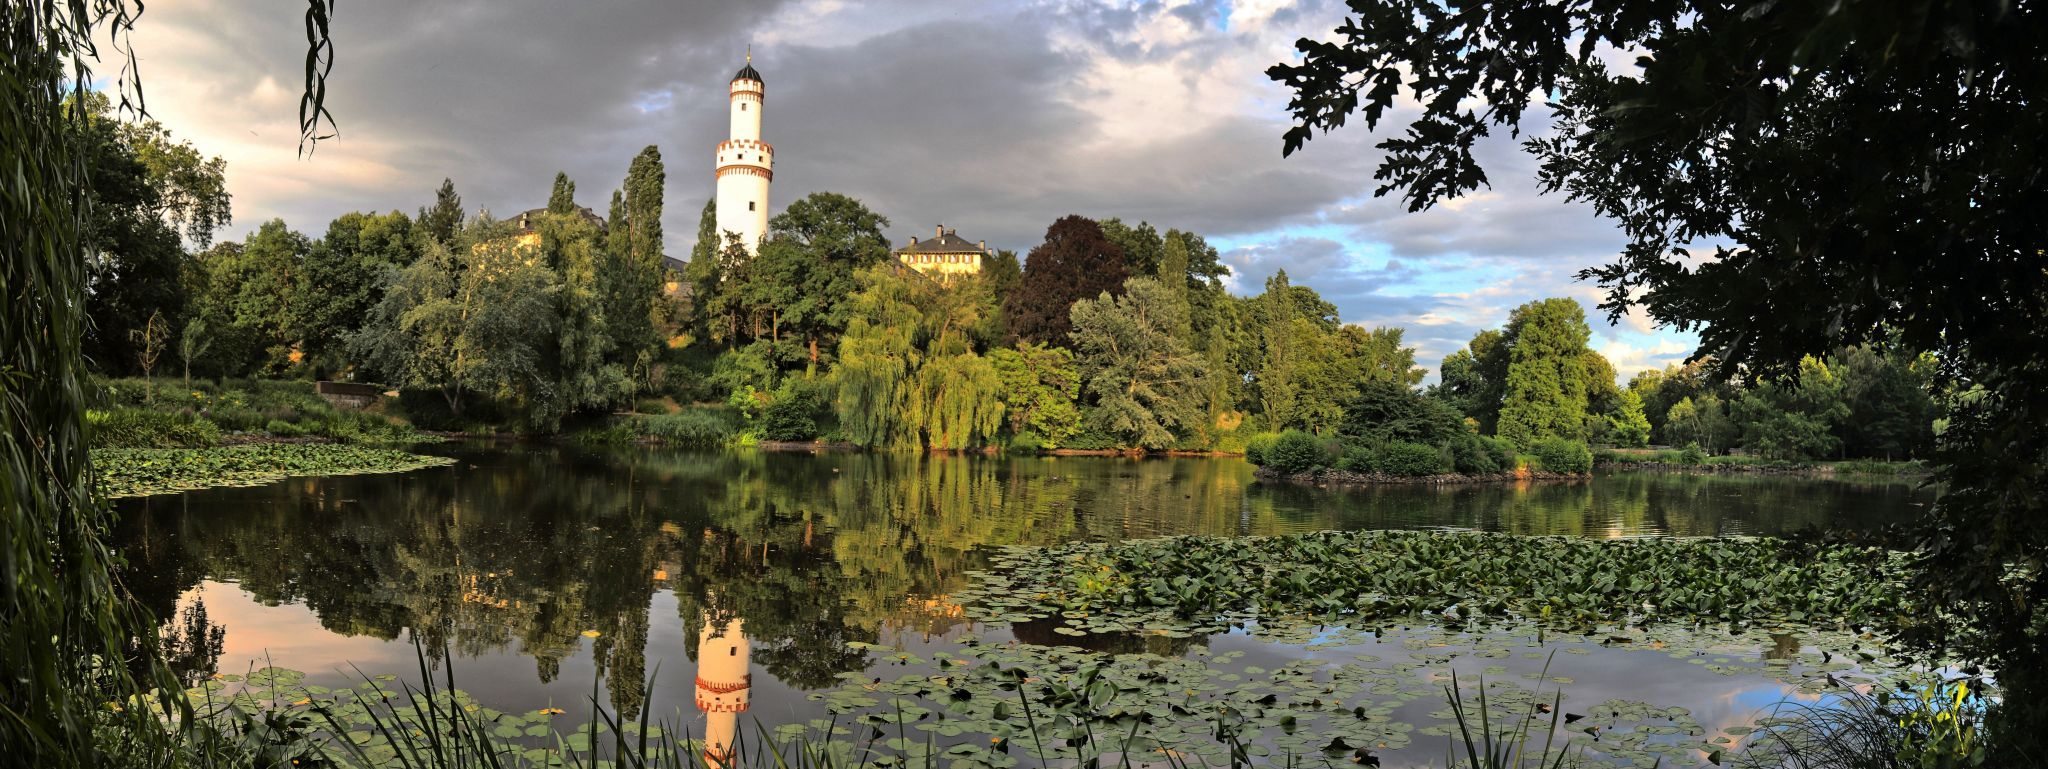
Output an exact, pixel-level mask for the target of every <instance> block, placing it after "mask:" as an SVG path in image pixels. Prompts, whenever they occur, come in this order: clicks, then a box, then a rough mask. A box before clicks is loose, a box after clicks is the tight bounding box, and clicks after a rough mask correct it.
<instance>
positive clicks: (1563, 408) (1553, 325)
mask: <svg viewBox="0 0 2048 769" xmlns="http://www.w3.org/2000/svg"><path fill="white" fill-rule="evenodd" d="M1591 335H1592V330H1591V329H1590V328H1588V327H1587V325H1586V313H1585V310H1583V309H1581V308H1580V307H1579V303H1578V302H1577V301H1576V300H1572V299H1543V300H1540V301H1535V302H1530V303H1528V304H1525V305H1522V306H1521V307H1518V308H1515V311H1514V313H1513V314H1512V315H1511V316H1510V317H1509V320H1508V330H1507V334H1506V341H1505V344H1507V345H1508V367H1507V375H1506V379H1505V382H1506V387H1505V388H1504V394H1503V396H1502V400H1501V407H1500V426H1499V429H1498V434H1499V435H1500V437H1502V438H1506V439H1508V440H1510V441H1513V442H1514V443H1515V445H1517V446H1522V447H1525V448H1526V447H1528V446H1531V445H1533V444H1534V443H1535V442H1536V441H1538V440H1542V439H1545V438H1569V439H1573V440H1577V439H1580V438H1582V437H1583V436H1582V431H1583V429H1584V423H1585V420H1586V407H1587V397H1588V395H1587V393H1588V386H1587V382H1588V368H1587V365H1586V362H1587V359H1588V353H1590V352H1591V351H1590V350H1588V349H1587V348H1586V340H1587V339H1588V338H1590V337H1591ZM1609 384H1610V386H1611V384H1612V382H1611V381H1610V383H1609Z"/></svg>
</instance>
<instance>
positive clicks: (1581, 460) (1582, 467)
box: [1529, 438, 1593, 473]
mask: <svg viewBox="0 0 2048 769" xmlns="http://www.w3.org/2000/svg"><path fill="white" fill-rule="evenodd" d="M1529 453H1530V454H1534V455H1535V456H1536V466H1537V467H1538V468H1540V469H1543V470H1548V471H1550V472H1553V473H1586V472H1592V470H1593V452H1592V451H1591V450H1589V449H1587V448H1586V444H1583V443H1579V442H1577V441H1568V440H1565V439H1563V438H1544V439H1542V440H1539V441H1537V442H1535V443H1533V444H1530V446H1529Z"/></svg>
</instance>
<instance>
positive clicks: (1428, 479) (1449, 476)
mask: <svg viewBox="0 0 2048 769" xmlns="http://www.w3.org/2000/svg"><path fill="white" fill-rule="evenodd" d="M1252 477H1253V478H1256V479H1258V480H1261V481H1281V482H1286V483H1294V484H1299V485H1303V486H1315V487H1318V488H1325V487H1329V486H1460V485H1466V484H1478V483H1516V482H1520V481H1546V482H1561V481H1583V480H1588V479H1590V478H1592V477H1593V475H1592V474H1591V473H1553V472H1549V471H1547V470H1527V469H1524V470H1514V471H1508V472H1499V473H1484V474H1480V475H1467V474H1463V473H1445V474H1443V475H1385V474H1381V473H1357V472H1352V471H1350V470H1337V469H1334V468H1323V469H1320V470H1309V471H1306V472H1299V473H1292V474H1283V473H1280V472H1278V471H1275V470H1269V469H1266V468H1263V467H1261V468H1258V469H1257V470H1253V471H1252Z"/></svg>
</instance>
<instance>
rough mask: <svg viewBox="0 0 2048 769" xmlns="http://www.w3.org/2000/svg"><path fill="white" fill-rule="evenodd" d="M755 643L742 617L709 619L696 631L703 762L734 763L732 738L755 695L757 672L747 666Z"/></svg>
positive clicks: (708, 764)
mask: <svg viewBox="0 0 2048 769" xmlns="http://www.w3.org/2000/svg"><path fill="white" fill-rule="evenodd" d="M752 646H753V644H751V643H749V642H748V641H747V636H746V634H745V633H743V632H741V630H740V620H739V619H732V620H728V621H726V622H724V623H723V624H720V623H717V622H715V621H713V620H710V619H708V618H707V619H706V620H705V622H704V629H703V630H701V631H698V633H697V709H698V710H702V711H704V765H705V766H706V767H711V768H712V769H719V768H720V767H731V766H732V765H733V752H732V747H733V741H734V740H735V739H737V738H738V735H739V719H740V714H741V713H745V712H747V706H748V704H749V701H750V700H751V699H752V696H751V695H752V689H753V688H754V675H753V673H752V672H751V671H749V670H748V668H747V663H748V661H749V660H748V659H747V657H748V656H749V655H748V652H749V650H750V648H751V647H752Z"/></svg>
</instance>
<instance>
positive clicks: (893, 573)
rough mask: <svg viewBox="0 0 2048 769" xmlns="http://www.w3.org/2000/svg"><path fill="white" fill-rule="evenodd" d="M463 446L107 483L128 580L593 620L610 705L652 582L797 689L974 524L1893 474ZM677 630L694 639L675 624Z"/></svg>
mask: <svg viewBox="0 0 2048 769" xmlns="http://www.w3.org/2000/svg"><path fill="white" fill-rule="evenodd" d="M461 459H462V461H461V462H460V463H458V464H457V465H456V466H454V467H450V468H446V469H439V470H430V471H424V472H420V473H413V474H407V475H401V476H348V477H338V478H326V479H301V480H293V481H289V482H286V483H282V484H278V485H276V486H272V487H266V488H260V489H224V490H216V491H211V492H205V493H204V494H202V495H197V496H181V497H160V498H151V499H144V500H134V501H130V502H127V503H124V505H123V510H124V513H125V515H123V517H122V524H121V525H122V531H121V532H120V534H119V541H121V542H123V543H124V552H123V554H124V556H125V557H126V558H127V560H128V562H129V563H130V564H131V569H130V571H129V572H128V573H127V575H126V577H125V578H126V582H127V584H128V585H129V587H130V588H131V590H133V592H134V593H135V594H136V595H137V596H138V598H140V599H141V600H142V601H143V602H144V604H145V605H147V606H148V607H149V608H150V609H151V610H152V611H154V612H155V613H156V614H157V616H160V617H164V616H170V615H171V614H172V613H173V610H174V609H176V602H177V599H178V596H180V595H181V594H183V593H184V592H185V591H187V590H189V589H190V588H191V587H192V586H194V585H196V584H198V582H199V580H200V579H201V578H202V575H205V576H211V577H214V578H218V579H230V580H236V581H238V582H239V583H240V587H241V588H242V589H243V590H246V591H248V592H249V593H250V594H252V595H254V596H256V597H257V598H258V599H259V600H262V601H265V602H269V603H280V602H297V603H301V604H303V605H305V606H306V607H307V608H308V609H309V610H311V611H312V612H313V613H314V614H315V615H316V616H317V617H318V618H319V621H320V623H321V624H322V626H323V627H326V628H327V629H329V630H331V631H333V632H336V633H339V634H344V635H364V636H371V637H376V638H384V639H393V638H398V637H399V636H400V635H401V634H404V633H408V632H409V633H412V634H414V635H415V636H416V637H418V638H419V639H420V640H422V641H423V642H424V643H425V644H426V645H427V646H428V648H430V649H434V650H436V651H438V649H439V648H440V647H441V646H442V645H443V644H445V645H446V646H447V647H448V648H450V649H452V650H454V651H455V652H456V653H459V654H464V655H476V654H482V653H486V652H494V651H502V650H507V649H511V648H515V645H516V649H517V650H518V651H519V652H520V653H523V654H526V655H528V656H530V657H532V658H533V659H534V660H535V664H536V668H537V675H538V676H539V677H540V678H541V679H542V680H543V681H546V680H550V679H552V678H553V676H554V675H555V672H556V670H557V669H558V666H559V664H560V661H561V660H562V659H563V658H565V657H566V656H568V655H569V654H571V653H574V652H575V651H576V650H577V649H578V648H580V645H581V643H582V636H581V634H582V633H583V632H584V631H587V630H591V631H597V633H598V635H597V636H596V638H595V640H593V641H592V642H591V645H592V648H593V650H594V654H595V657H596V660H597V664H598V665H599V666H600V668H601V669H602V670H603V671H604V675H605V677H606V679H607V684H608V688H609V690H610V692H611V696H612V704H613V705H614V706H615V707H616V708H617V709H618V710H619V711H621V712H625V713H627V714H629V715H631V714H634V713H636V712H637V710H638V708H639V704H640V702H641V700H642V698H643V696H644V693H643V692H642V691H641V687H642V684H643V681H644V678H645V674H646V669H645V651H646V649H645V646H646V643H647V638H648V634H649V629H650V628H649V622H650V618H649V617H648V610H649V607H650V605H651V604H652V602H653V598H654V596H655V594H656V593H657V592H658V591H659V590H661V589H663V588H666V589H668V590H670V591H672V592H673V594H674V595H675V598H676V601H677V606H678V612H679V614H680V616H679V617H678V620H679V621H680V622H681V624H682V626H683V627H685V628H696V627H701V626H702V623H704V622H706V621H709V620H711V619H721V620H723V619H732V618H739V619H743V620H744V621H745V623H746V628H747V635H748V636H750V637H751V639H752V641H753V649H754V654H755V655H756V661H757V662H758V663H759V664H760V665H761V667H762V668H763V669H765V670H767V671H768V672H770V673H772V674H774V675H775V676H776V677H777V678H780V679H782V680H784V681H787V682H789V683H791V684H792V685H796V686H800V687H819V686H825V685H829V684H831V683H833V681H834V679H833V676H834V675H835V674H837V673H839V672H843V671H846V670H850V669H853V668H857V667H860V666H862V665H863V664H864V663H865V660H866V657H865V654H863V653H861V652H858V651H854V650H850V649H848V648H847V647H846V642H848V641H868V642H874V641H877V640H879V637H880V635H881V634H883V633H885V632H888V633H913V634H915V633H922V634H926V635H936V634H943V633H946V632H948V631H950V630H952V629H954V628H955V627H957V626H959V625H960V624H961V623H962V622H963V621H964V620H962V619H961V616H960V613H959V607H957V606H955V605H953V604H952V602H951V600H950V598H949V596H951V595H952V594H953V593H955V592H957V591H958V590H959V589H960V588H961V587H963V586H964V585H965V583H966V579H967V577H966V575H967V573H968V572H970V571H973V570H975V569H977V568H981V567H982V566H983V565H985V563H986V559H985V552H984V551H983V548H985V547H987V546H990V545H1045V544H1053V543H1058V542H1064V541H1070V540H1077V539H1096V540H1116V539H1125V538H1131V537H1143V536H1158V535H1166V534H1188V533H1196V534H1217V535H1234V534H1270V533H1279V532H1285V531H1300V530H1311V529H1324V528H1352V529H1355V528H1410V527H1418V526H1460V527H1468V528H1479V529H1498V530H1506V531H1513V532H1518V533H1527V534H1554V533H1584V534H1595V535H1597V534H1603V533H1607V532H1610V531H1619V530H1626V531H1639V530H1643V529H1657V530H1661V531H1666V532H1670V533H1676V534H1704V533H1716V532H1726V531H1729V530H1731V529H1741V528H1745V527H1746V529H1747V530H1749V531H1755V530H1757V529H1759V528H1761V527H1760V526H1759V525H1758V524H1757V523H1756V521H1758V520H1760V519H1763V520H1769V521H1770V522H1771V523H1770V528H1769V530H1770V531H1777V530H1783V529H1785V528H1794V527H1796V526H1797V525H1800V524H1804V523H1818V522H1825V521H1827V520H1828V519H1829V516H1830V515H1833V514H1835V511H1839V510H1844V509H1857V508H1859V507H1869V506H1870V505H1869V501H1870V500H1872V499H1876V500H1877V502H1878V504H1879V505H1880V506H1881V505H1885V504H1889V505H1892V506H1901V505H1904V504H1905V502H1904V501H1903V499H1904V497H1899V498H1896V499H1894V498H1890V497H1887V496H1885V495H1910V494H1911V491H1910V489H1909V488H1907V487H1900V486H1892V487H1881V488H1877V489H1875V490H1873V489H1870V488H1864V487H1855V486H1851V485H1848V484H1837V485H1829V484H1816V483H1812V482H1803V481H1802V482H1793V483H1785V482H1783V481H1782V479H1769V478H1761V479H1747V478H1728V477H1701V476H1685V475H1650V474H1639V475H1632V476H1622V477H1615V478H1601V479H1596V480H1595V481H1592V482H1579V483H1536V484H1525V485H1495V484H1482V485H1467V486H1453V487H1440V488H1439V487H1415V486H1399V487H1376V488H1367V489H1358V490H1325V489H1315V488H1307V487H1301V486H1295V485H1292V484H1265V483H1258V484H1254V483H1251V482H1250V473H1249V470H1248V468H1246V467H1245V465H1243V463H1241V462H1236V461H1230V460H1225V461H1216V460H1206V459H1185V460H1142V461H1139V460H1122V459H1097V458H1046V459H1036V458H1033V459H1001V458H988V457H977V456H947V457H926V456H917V455H892V454H830V455H823V456H809V455H781V454H689V453H677V452H660V451H651V452H650V451H639V450H634V451H624V452H618V453H612V454H588V453H582V452H576V451H557V450H552V449H537V450H536V449H510V450H505V449H493V450H484V451H475V452H470V453H466V454H464V455H463V456H462V457H461ZM1748 481H1755V482H1748ZM1772 481H1777V483H1773V482H1772ZM1873 495H1875V496H1873ZM195 499H196V500H199V501H198V502H196V503H194V505H193V508H194V509H192V510H189V511H188V510H186V509H185V506H186V504H187V501H188V500H195ZM201 508H203V509H201ZM1031 632H1033V631H1031V630H1030V629H1029V628H1023V629H1020V636H1021V635H1023V634H1029V633H1031ZM684 637H685V639H687V640H685V644H686V646H688V647H689V648H687V649H686V651H687V653H688V654H690V655H691V656H692V658H693V659H694V657H695V654H696V649H695V648H694V644H695V641H694V638H695V634H694V633H685V634H684ZM1046 640H1062V639H1057V638H1055V639H1046ZM1147 643H1148V644H1149V643H1150V641H1149V640H1148V641H1147Z"/></svg>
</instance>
